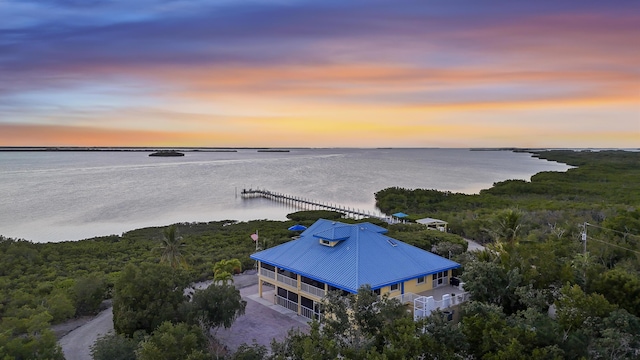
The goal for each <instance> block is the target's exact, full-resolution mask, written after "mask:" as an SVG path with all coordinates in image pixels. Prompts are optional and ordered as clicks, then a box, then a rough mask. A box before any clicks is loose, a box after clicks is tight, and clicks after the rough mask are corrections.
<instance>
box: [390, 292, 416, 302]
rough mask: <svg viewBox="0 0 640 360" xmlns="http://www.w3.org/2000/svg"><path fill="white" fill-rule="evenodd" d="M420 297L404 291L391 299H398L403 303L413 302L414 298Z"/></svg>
mask: <svg viewBox="0 0 640 360" xmlns="http://www.w3.org/2000/svg"><path fill="white" fill-rule="evenodd" d="M418 297H420V295H417V294H414V293H404V294H400V295H397V296H394V297H392V298H391V299H398V301H400V303H401V304H413V300H415V299H416V298H418Z"/></svg>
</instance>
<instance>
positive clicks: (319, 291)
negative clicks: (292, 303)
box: [300, 282, 324, 297]
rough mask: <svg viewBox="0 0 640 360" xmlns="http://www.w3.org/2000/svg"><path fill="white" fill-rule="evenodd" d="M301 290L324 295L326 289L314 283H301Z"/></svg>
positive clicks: (318, 295) (320, 295)
mask: <svg viewBox="0 0 640 360" xmlns="http://www.w3.org/2000/svg"><path fill="white" fill-rule="evenodd" d="M300 290H302V291H304V292H306V293H307V294H311V295H315V296H317V297H324V289H320V288H317V287H315V286H313V285H309V284H305V283H303V282H302V283H300Z"/></svg>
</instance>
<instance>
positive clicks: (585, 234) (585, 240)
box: [582, 222, 589, 255]
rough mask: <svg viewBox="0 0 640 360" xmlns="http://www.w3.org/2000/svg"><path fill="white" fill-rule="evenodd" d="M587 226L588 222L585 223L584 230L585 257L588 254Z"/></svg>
mask: <svg viewBox="0 0 640 360" xmlns="http://www.w3.org/2000/svg"><path fill="white" fill-rule="evenodd" d="M587 225H589V223H588V222H585V223H584V225H583V226H584V230H583V231H582V242H583V245H584V253H585V255H586V254H587Z"/></svg>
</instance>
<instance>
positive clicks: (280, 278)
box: [277, 274, 298, 288]
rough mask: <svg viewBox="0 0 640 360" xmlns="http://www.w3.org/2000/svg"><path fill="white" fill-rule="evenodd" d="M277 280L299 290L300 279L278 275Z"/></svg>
mask: <svg viewBox="0 0 640 360" xmlns="http://www.w3.org/2000/svg"><path fill="white" fill-rule="evenodd" d="M277 280H278V282H281V283H283V284H286V285H289V286H291V287H293V288H298V279H292V278H290V277H288V276H286V275H282V274H278V276H277Z"/></svg>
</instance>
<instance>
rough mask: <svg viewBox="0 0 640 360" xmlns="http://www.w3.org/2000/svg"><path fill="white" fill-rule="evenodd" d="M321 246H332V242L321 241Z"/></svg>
mask: <svg viewBox="0 0 640 360" xmlns="http://www.w3.org/2000/svg"><path fill="white" fill-rule="evenodd" d="M320 244H322V245H324V246H331V241H329V240H325V239H320Z"/></svg>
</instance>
